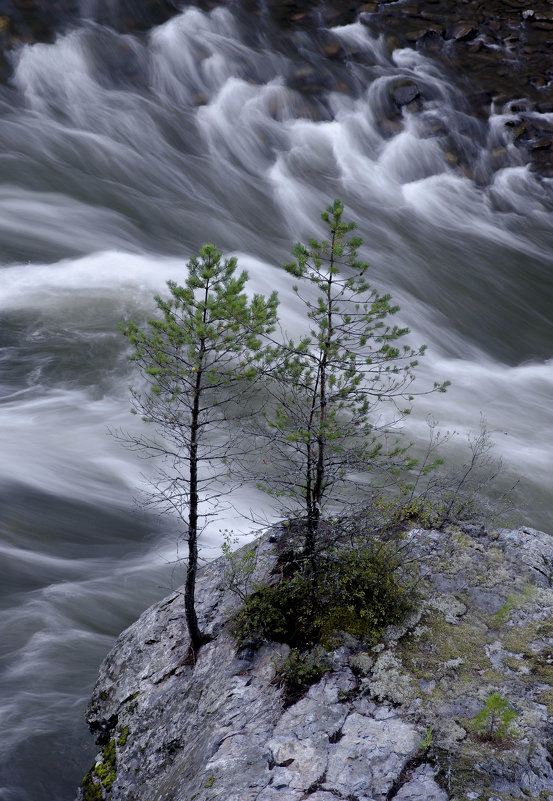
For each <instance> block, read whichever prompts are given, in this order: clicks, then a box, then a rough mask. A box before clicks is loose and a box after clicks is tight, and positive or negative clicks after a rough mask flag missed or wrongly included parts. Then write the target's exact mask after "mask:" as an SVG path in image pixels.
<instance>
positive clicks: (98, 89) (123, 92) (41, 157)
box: [0, 8, 553, 801]
mask: <svg viewBox="0 0 553 801" xmlns="http://www.w3.org/2000/svg"><path fill="white" fill-rule="evenodd" d="M333 37H334V38H335V40H336V41H338V42H339V44H340V47H341V48H342V49H345V50H348V48H349V50H350V51H351V53H352V58H351V61H349V62H347V64H346V65H344V63H343V62H340V61H332V60H331V59H329V58H328V57H325V54H324V51H322V50H321V47H320V46H319V43H318V42H317V41H316V40H315V38H314V37H312V36H311V35H310V34H308V33H307V32H294V33H288V34H287V35H286V36H283V35H282V32H278V31H276V30H274V29H272V28H271V27H270V26H269V25H268V24H267V23H266V22H265V21H264V19H263V18H253V17H251V18H248V17H240V16H236V15H234V14H233V13H232V12H231V10H229V9H227V8H217V9H215V10H214V11H212V12H211V13H204V12H202V11H200V10H197V9H188V10H186V11H185V12H183V13H182V14H180V15H179V16H177V17H175V18H174V19H173V20H171V21H170V22H168V23H166V24H165V25H163V26H161V27H159V28H157V29H154V30H153V31H151V32H150V33H149V34H148V35H147V36H146V37H144V38H143V39H140V40H139V39H137V38H133V37H131V36H125V35H121V34H116V33H114V32H113V31H110V30H108V29H106V28H102V27H100V26H97V25H93V24H91V23H87V24H85V23H83V25H82V27H80V28H78V29H75V30H73V31H71V32H70V33H68V34H66V35H64V36H61V37H59V38H58V40H57V41H56V42H55V43H54V44H52V45H44V44H35V45H32V46H31V45H29V46H25V47H23V48H22V49H21V50H20V51H19V52H18V53H17V54H16V56H15V58H16V62H17V63H16V66H15V72H14V77H13V80H12V83H11V85H10V86H9V87H7V88H5V89H4V90H2V93H1V94H0V104H1V106H2V121H1V123H0V142H1V148H0V176H1V179H2V182H1V187H0V209H1V214H0V271H1V272H0V441H1V443H2V461H1V463H0V502H1V507H0V550H1V552H2V562H1V567H0V571H1V584H0V754H1V755H2V756H1V765H0V800H1V801H70V799H72V798H73V797H74V793H75V788H76V786H77V785H78V783H79V781H80V779H81V778H82V776H83V775H84V773H85V772H86V770H87V769H88V767H89V766H90V763H91V761H92V758H93V755H94V753H95V746H94V744H93V743H92V741H91V738H90V736H89V735H88V733H87V731H86V727H85V724H84V720H83V713H84V708H85V703H86V698H87V696H88V694H89V692H90V690H91V687H92V684H93V682H94V678H95V675H96V672H97V669H98V665H99V663H100V661H101V659H102V658H103V656H104V655H105V654H106V652H107V651H108V650H109V647H110V645H111V644H112V643H113V640H114V638H115V637H116V636H117V634H118V633H119V632H120V631H121V630H122V629H123V628H124V627H125V626H126V625H128V624H129V623H130V622H131V621H132V620H134V619H135V618H136V617H137V616H138V614H139V613H140V612H141V611H142V610H143V609H144V608H146V607H147V606H148V605H149V604H150V603H151V602H153V601H154V600H155V599H157V598H159V597H161V596H163V595H164V594H166V592H167V591H168V589H169V588H170V587H172V586H175V584H178V583H180V582H181V580H182V573H179V568H178V566H175V564H174V560H175V558H176V556H177V548H176V542H177V539H178V535H179V530H178V525H177V524H176V523H175V522H172V521H170V520H167V519H158V518H156V517H155V516H152V515H150V514H148V513H147V512H145V511H140V509H139V508H138V507H137V504H136V501H135V499H136V497H137V496H140V491H141V486H142V483H143V481H144V480H145V479H147V475H148V471H149V470H150V469H151V467H150V465H149V464H148V463H144V462H142V461H140V460H139V459H138V458H137V456H136V454H133V453H131V452H129V451H128V450H125V449H123V448H122V447H121V446H120V445H119V444H118V442H117V441H116V440H115V439H114V438H113V437H111V436H110V434H109V430H108V429H109V428H112V429H116V428H118V427H121V426H122V427H126V428H128V427H129V426H130V425H131V424H132V419H131V417H130V415H129V413H128V412H129V405H130V404H129V397H128V385H129V383H131V381H132V380H133V378H132V371H131V368H130V366H129V364H128V363H127V361H126V354H125V342H124V339H123V337H121V335H120V334H119V333H118V331H117V324H118V322H119V321H120V320H121V319H123V318H125V317H128V316H130V317H132V318H133V319H137V320H143V319H144V318H145V317H146V316H147V315H148V313H150V312H151V311H152V310H153V301H152V297H153V295H154V294H155V293H157V292H163V290H164V286H165V282H166V281H167V280H168V279H170V278H172V279H175V280H177V281H179V279H181V278H182V277H183V276H184V266H185V263H186V261H187V260H188V258H190V256H191V255H193V254H194V253H195V252H196V251H197V249H198V247H199V246H200V245H202V244H203V243H205V242H214V243H215V244H216V245H217V246H218V247H219V248H221V249H222V250H223V251H224V252H225V253H226V254H234V255H237V256H238V259H239V263H240V265H241V266H242V267H244V268H246V269H247V270H248V271H249V273H250V278H251V281H250V285H251V288H252V291H253V290H255V291H262V292H268V291H270V290H272V289H274V288H276V289H278V290H279V294H280V298H281V304H282V306H281V314H282V318H283V324H284V326H285V328H287V329H288V330H289V331H291V332H293V331H296V330H297V329H298V327H300V326H301V325H303V323H302V322H301V320H300V316H299V310H298V308H297V306H296V305H295V303H294V297H293V292H292V291H291V286H290V283H289V281H288V277H287V275H286V274H285V272H284V271H283V270H282V269H281V266H280V265H282V264H283V263H284V262H286V261H287V260H288V259H289V251H290V246H291V244H292V243H293V242H294V241H296V240H297V239H304V240H305V239H306V238H308V237H310V236H321V235H322V234H323V229H322V228H321V222H320V212H321V210H322V209H323V208H324V207H325V206H326V205H327V204H328V203H329V202H330V201H331V200H332V199H333V198H335V197H339V198H341V199H342V200H343V201H344V202H345V204H346V216H347V217H348V218H350V219H354V220H355V221H356V222H357V223H358V226H359V233H360V235H361V236H362V237H363V239H364V241H365V245H364V248H363V251H362V255H363V257H364V258H366V259H367V260H368V261H370V263H371V265H372V267H371V280H372V282H373V283H374V285H375V286H377V287H378V289H379V290H381V291H388V290H389V291H390V292H391V293H392V295H393V299H394V301H396V302H397V303H399V305H400V306H401V312H400V314H399V317H400V318H401V320H400V321H401V322H402V323H404V324H407V325H408V326H409V327H410V328H411V331H412V338H411V341H412V342H413V343H414V344H418V343H421V342H425V343H426V344H427V345H428V354H427V356H426V357H425V359H424V365H423V367H422V370H421V382H422V384H424V382H425V381H426V382H431V381H432V380H434V378H436V379H439V380H440V381H442V380H445V379H449V380H451V382H452V387H451V389H450V390H449V391H448V393H447V394H446V395H430V396H426V397H424V398H421V399H419V401H418V402H417V403H416V404H415V412H414V415H413V419H412V420H411V421H410V422H409V435H410V436H411V437H413V438H414V439H415V440H419V441H422V440H423V439H424V437H425V429H426V424H425V419H426V417H427V415H428V414H432V415H433V416H434V417H435V418H437V419H438V420H439V423H440V427H441V428H443V429H445V430H455V431H457V432H458V435H457V436H456V437H454V440H453V444H452V446H451V454H452V458H462V456H460V455H458V451H457V448H458V447H460V445H459V446H457V445H456V444H455V443H458V442H460V441H461V440H462V439H463V438H464V437H465V436H466V434H467V433H468V432H470V431H471V430H476V429H478V426H479V420H480V416H481V414H484V415H485V417H486V419H487V424H488V427H489V429H490V430H491V431H492V437H493V440H494V442H495V449H496V453H497V455H498V456H500V457H501V458H502V459H503V461H504V464H505V468H506V474H507V480H511V479H513V480H516V479H520V484H519V487H518V496H517V503H523V502H524V505H523V512H522V514H523V516H524V520H525V522H527V523H528V524H529V525H534V526H537V527H541V528H544V529H545V530H549V531H552V532H553V514H552V512H551V506H550V498H549V489H550V485H551V431H552V430H553V425H552V424H553V419H552V417H553V411H552V409H553V403H552V394H553V375H552V369H551V368H552V351H553V347H552V342H553V336H552V333H553V331H552V328H553V315H552V313H551V312H552V308H551V307H552V297H553V292H552V289H553V271H552V267H553V258H552V253H551V237H552V233H553V216H552V214H551V212H552V206H553V202H552V194H551V188H552V186H551V181H549V180H547V179H543V180H541V179H539V178H538V177H536V176H535V175H533V174H531V173H530V172H529V171H528V170H527V168H525V167H524V166H521V165H520V164H517V158H516V153H514V152H513V158H512V164H513V166H511V167H509V168H506V169H503V170H501V171H499V172H496V173H495V174H494V173H493V171H491V170H490V169H488V168H487V165H488V164H489V161H490V158H491V157H492V155H493V152H494V149H495V148H497V147H500V146H501V147H504V146H507V148H508V147H509V144H508V142H505V140H504V139H503V138H502V137H503V133H502V131H503V130H504V128H503V126H502V124H501V123H502V122H504V120H505V118H506V116H508V113H509V112H508V110H504V109H501V108H499V109H495V110H494V114H493V115H492V117H491V118H490V122H489V123H487V122H486V123H484V122H482V121H480V120H478V119H477V118H475V117H474V116H472V115H471V113H470V108H468V107H467V104H466V101H465V99H464V97H463V95H462V92H461V91H460V90H458V89H456V88H455V86H454V85H453V84H452V82H451V80H450V79H449V78H447V77H446V76H444V75H441V74H440V72H439V71H438V69H437V67H436V66H435V65H433V64H432V63H431V62H429V61H427V60H425V58H424V57H423V56H422V55H421V54H420V53H417V52H416V51H412V50H395V51H390V50H389V49H388V47H387V46H386V44H385V42H384V41H382V40H380V39H375V38H371V36H370V34H369V32H368V30H367V29H366V28H365V27H363V25H361V24H359V23H356V24H352V25H348V26H345V27H342V28H337V29H334V32H333ZM312 75H315V76H316V77H317V80H320V82H321V84H322V90H321V91H319V92H314V93H311V94H306V93H305V92H304V91H299V89H301V84H302V82H303V84H305V83H306V82H308V81H309V80H310V76H312ZM410 81H415V82H416V84H417V87H418V88H419V90H420V93H421V97H422V100H421V101H419V106H418V107H417V108H416V109H404V110H403V113H399V112H397V109H395V111H394V109H392V105H391V104H392V100H391V97H392V95H393V91H394V87H399V86H401V85H405V84H406V83H408V82H410ZM392 112H394V113H392ZM452 139H453V140H454V141H455V147H456V150H457V152H460V151H461V152H463V153H465V155H466V160H467V161H470V162H471V163H472V164H474V165H477V167H478V170H479V174H480V175H482V174H484V175H488V180H487V181H482V180H480V181H474V180H473V176H471V175H470V174H469V173H467V172H466V171H465V172H463V171H462V170H461V169H460V167H459V166H458V165H457V164H455V163H454V162H453V161H452V158H451V153H450V144H451V141H452ZM422 384H421V385H422ZM256 504H257V505H258V506H259V505H261V506H262V505H263V500H262V499H260V498H259V497H258V496H257V495H256V494H255V493H254V492H253V491H251V493H248V492H247V491H246V490H244V491H243V492H242V495H241V497H240V498H239V499H238V512H237V513H236V519H224V520H220V521H218V522H217V524H216V525H215V526H214V527H213V529H212V530H210V532H208V534H207V536H206V539H205V543H206V545H207V546H208V550H207V554H208V555H209V553H210V550H209V548H210V547H211V549H212V552H213V553H215V552H216V546H217V542H218V540H219V537H218V530H219V529H220V528H225V527H228V526H237V527H238V528H241V529H243V530H246V529H247V527H248V526H247V521H245V519H244V520H242V521H240V519H239V518H240V510H241V509H242V510H243V511H244V513H245V514H246V513H248V512H249V510H250V508H251V507H252V506H255V505H256Z"/></svg>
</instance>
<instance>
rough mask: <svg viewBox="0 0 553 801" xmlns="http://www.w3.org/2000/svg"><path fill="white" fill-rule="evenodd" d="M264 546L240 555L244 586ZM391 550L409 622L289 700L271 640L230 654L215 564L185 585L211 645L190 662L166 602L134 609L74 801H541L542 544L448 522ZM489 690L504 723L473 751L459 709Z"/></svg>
mask: <svg viewBox="0 0 553 801" xmlns="http://www.w3.org/2000/svg"><path fill="white" fill-rule="evenodd" d="M281 536H284V535H283V534H281ZM276 538H277V537H276V536H275V534H274V533H273V534H272V535H271V536H265V537H263V538H261V540H260V541H259V543H258V545H257V571H258V574H259V576H261V575H263V574H266V573H267V571H268V570H269V569H270V568H271V565H272V564H274V561H275V558H276V557H275V554H274V540H275V539H276ZM406 542H407V543H408V547H409V552H410V555H411V556H412V557H414V558H416V559H417V561H418V563H419V564H420V566H421V575H422V578H421V583H422V587H423V592H422V595H423V600H422V602H421V604H420V608H419V610H418V611H417V613H416V614H414V615H413V616H412V618H411V619H410V620H409V621H407V623H406V625H405V626H404V627H403V628H401V629H395V628H394V629H392V628H390V629H389V630H387V632H386V636H385V638H384V640H383V642H381V643H380V644H379V645H377V646H376V647H373V648H366V647H364V646H363V644H362V643H361V642H360V641H356V640H354V638H351V637H350V638H348V637H346V638H345V639H344V643H343V644H342V645H341V647H339V648H337V650H336V651H334V652H333V653H332V655H331V657H332V660H333V661H332V669H331V670H330V671H329V672H327V673H326V674H325V675H324V676H323V678H322V679H321V680H320V681H319V682H318V683H317V684H314V685H312V686H311V687H310V688H309V690H308V691H307V692H306V694H305V695H304V696H303V697H302V698H300V700H298V701H296V703H293V704H291V705H289V706H286V704H285V702H284V695H283V689H282V687H281V685H280V683H279V682H278V681H277V679H276V668H275V660H276V659H278V658H282V656H285V655H286V653H287V648H288V646H286V645H281V644H268V645H265V646H263V647H261V648H259V649H254V648H243V649H242V650H241V651H237V648H236V644H235V642H234V640H233V637H232V634H231V633H230V631H229V630H228V626H227V621H228V618H229V616H230V614H231V613H232V611H233V610H234V609H235V608H236V607H237V605H238V600H237V598H236V596H235V595H233V593H232V592H231V591H230V590H229V580H228V575H227V570H228V566H227V565H226V563H225V561H224V560H219V561H216V562H214V563H212V564H211V565H209V567H208V568H206V570H205V571H204V572H203V574H202V575H201V577H200V580H199V587H198V608H199V617H200V620H201V623H202V625H203V626H205V628H206V629H207V630H208V631H209V632H210V633H211V634H212V635H213V637H214V639H213V640H212V642H210V643H209V644H208V645H206V646H205V647H203V648H202V649H201V651H200V654H199V656H198V659H197V662H196V664H195V665H190V664H188V663H187V660H186V654H187V646H188V640H187V635H186V626H185V621H184V610H183V602H182V595H181V594H180V592H175V593H173V594H172V595H170V596H169V597H168V598H166V599H165V600H164V601H162V602H160V603H158V604H156V605H155V606H153V607H151V608H150V609H148V610H147V611H146V612H145V613H144V614H143V615H142V617H141V618H140V619H139V620H138V621H137V622H136V623H135V624H134V625H133V626H131V627H130V628H129V629H128V630H127V631H125V632H124V633H123V634H122V635H121V636H120V637H119V639H118V640H117V642H116V643H115V646H114V648H113V650H112V652H111V653H110V654H109V655H108V657H107V658H106V660H105V662H104V664H103V665H102V667H101V670H100V675H99V678H98V682H97V684H96V687H95V689H94V693H93V697H92V700H91V703H90V707H89V711H88V722H89V725H90V727H91V729H92V730H93V731H94V732H95V733H96V734H97V735H98V736H99V744H100V746H101V751H100V753H99V754H98V757H97V758H96V762H95V765H94V766H93V767H92V769H91V772H90V773H89V774H88V775H87V777H85V780H84V782H83V785H82V786H81V788H80V789H79V791H78V795H77V798H78V799H79V801H100V799H109V801H123V800H124V801H215V800H216V799H217V800H218V799H220V801H223V800H224V801H300V799H310V801H335V799H349V801H391V800H392V799H396V801H507V799H521V798H531V799H534V800H535V801H538V800H539V801H553V767H552V765H553V756H552V755H553V589H552V584H553V537H551V536H549V535H547V534H544V533H541V532H538V531H534V530H532V529H528V528H521V529H518V530H515V531H507V530H503V531H499V532H490V533H488V532H487V531H486V530H485V529H483V528H482V527H480V526H465V527H456V526H450V527H449V528H448V529H447V530H446V531H440V532H438V531H424V530H422V529H414V530H412V531H410V532H409V533H408V534H407V539H406ZM493 693H495V694H500V695H501V697H502V698H503V699H505V701H506V702H508V704H509V705H510V707H512V708H513V709H514V711H515V712H516V713H517V716H516V719H515V720H514V722H513V723H512V726H511V728H510V730H509V732H508V734H507V735H506V736H504V737H503V738H502V739H499V738H497V739H495V740H494V739H493V738H492V739H491V740H490V741H487V740H485V739H483V737H482V736H481V733H479V728H478V725H477V723H476V721H475V717H476V715H477V714H478V713H479V712H481V711H482V710H483V709H484V708H485V705H486V701H487V699H489V697H490V695H491V694H493ZM492 728H493V727H492Z"/></svg>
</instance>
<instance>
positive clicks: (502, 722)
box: [473, 693, 517, 742]
mask: <svg viewBox="0 0 553 801" xmlns="http://www.w3.org/2000/svg"><path fill="white" fill-rule="evenodd" d="M516 717H517V713H516V712H515V710H514V709H513V707H512V706H511V705H510V704H509V702H508V701H507V699H506V698H503V696H502V695H501V694H500V693H491V695H489V696H488V699H487V701H486V705H485V707H484V708H483V709H481V710H480V712H479V713H478V714H477V715H476V716H475V717H474V718H473V724H474V727H475V729H476V731H477V732H478V735H479V736H480V738H481V739H482V740H488V741H489V742H501V741H502V740H504V739H505V738H506V737H509V736H510V735H511V734H512V733H513V732H512V729H511V723H512V722H513V720H515V718H516Z"/></svg>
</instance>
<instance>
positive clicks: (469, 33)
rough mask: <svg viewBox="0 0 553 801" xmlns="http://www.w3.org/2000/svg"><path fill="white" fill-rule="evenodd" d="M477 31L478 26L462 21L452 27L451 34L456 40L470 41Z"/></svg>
mask: <svg viewBox="0 0 553 801" xmlns="http://www.w3.org/2000/svg"><path fill="white" fill-rule="evenodd" d="M477 33H478V31H477V30H476V28H475V27H474V26H473V25H471V24H470V23H468V22H460V23H459V24H458V25H455V26H454V27H453V28H452V30H451V34H450V36H451V38H452V39H455V40H456V41H468V40H469V39H474V37H475V36H476V34H477Z"/></svg>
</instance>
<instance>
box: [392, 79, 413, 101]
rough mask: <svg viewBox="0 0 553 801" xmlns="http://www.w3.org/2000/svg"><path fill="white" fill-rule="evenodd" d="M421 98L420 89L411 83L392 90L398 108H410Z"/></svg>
mask: <svg viewBox="0 0 553 801" xmlns="http://www.w3.org/2000/svg"><path fill="white" fill-rule="evenodd" d="M419 96H420V91H419V87H418V86H417V84H416V83H413V82H409V83H405V84H402V85H401V86H396V87H395V88H394V89H393V90H392V98H393V100H394V103H395V104H396V105H397V106H400V107H401V106H408V105H409V104H410V103H412V102H413V101H414V100H416V99H417V98H418V97H419Z"/></svg>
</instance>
